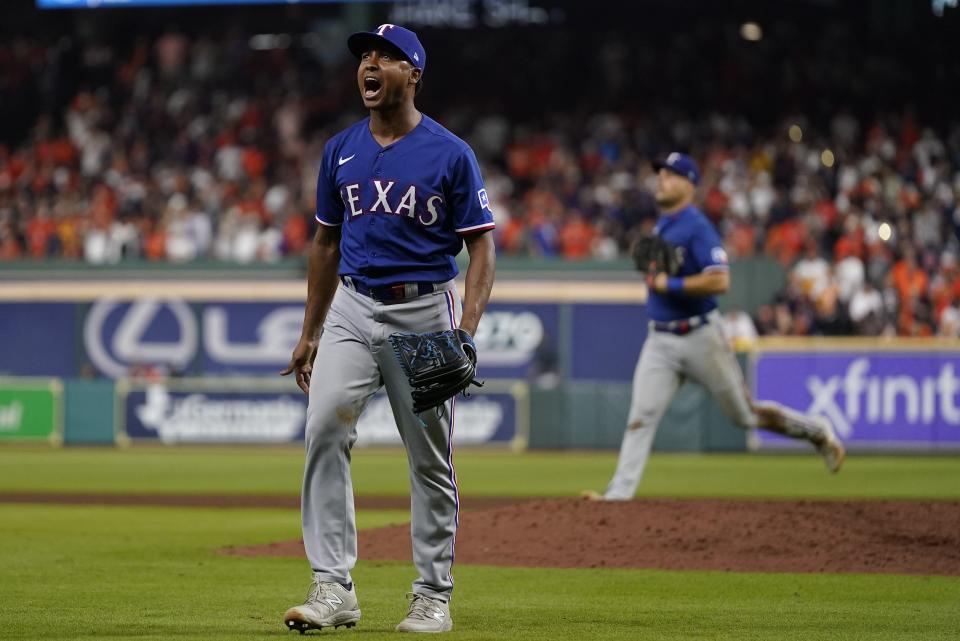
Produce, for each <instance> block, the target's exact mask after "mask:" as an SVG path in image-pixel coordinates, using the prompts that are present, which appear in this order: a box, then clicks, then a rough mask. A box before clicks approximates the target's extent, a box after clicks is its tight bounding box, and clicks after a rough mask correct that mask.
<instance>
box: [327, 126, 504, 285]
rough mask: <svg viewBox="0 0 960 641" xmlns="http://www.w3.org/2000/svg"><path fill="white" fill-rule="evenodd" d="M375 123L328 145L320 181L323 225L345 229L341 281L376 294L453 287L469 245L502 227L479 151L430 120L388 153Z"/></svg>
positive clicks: (337, 137)
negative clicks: (417, 284) (393, 288)
mask: <svg viewBox="0 0 960 641" xmlns="http://www.w3.org/2000/svg"><path fill="white" fill-rule="evenodd" d="M369 123H370V119H369V118H365V119H364V120H362V121H360V122H358V123H356V124H355V125H353V126H351V127H349V128H348V129H345V130H343V131H341V132H340V133H338V134H337V135H335V136H334V137H333V138H331V139H330V140H329V141H328V142H327V145H326V147H325V148H324V153H323V164H322V166H321V167H320V176H319V178H318V179H317V216H316V218H317V222H319V223H321V224H323V225H330V226H335V225H342V226H343V229H342V235H341V240H340V267H339V271H340V275H341V276H350V277H352V278H354V279H355V280H357V281H359V282H360V283H363V284H365V285H367V286H368V287H380V286H383V285H389V284H392V283H398V282H413V281H428V282H444V281H448V280H450V279H451V278H453V277H454V276H456V275H457V271H458V270H457V263H456V261H455V260H454V257H455V256H456V255H457V254H458V253H460V250H461V249H462V248H463V240H462V237H463V236H467V235H470V234H474V233H481V232H484V231H487V230H490V229H493V227H494V222H493V214H492V213H491V211H490V202H489V200H488V199H487V192H486V190H485V189H484V187H483V179H482V178H481V176H480V168H479V167H478V166H477V159H476V157H475V156H474V154H473V151H472V150H471V149H470V147H469V146H468V145H467V143H465V142H463V141H462V140H460V139H459V138H457V137H456V136H454V135H453V134H452V133H450V132H449V131H447V130H446V129H444V128H443V127H442V126H440V125H439V124H438V123H437V122H435V121H434V120H432V119H430V118H428V117H427V116H423V117H422V119H421V121H420V124H418V125H417V126H416V127H415V128H414V129H413V130H412V131H411V132H410V133H408V134H407V135H406V136H404V137H403V138H401V139H400V140H398V141H396V142H394V143H392V144H390V145H387V146H386V147H382V146H380V143H378V142H377V141H376V140H375V139H374V138H373V134H371V133H370V124H369Z"/></svg>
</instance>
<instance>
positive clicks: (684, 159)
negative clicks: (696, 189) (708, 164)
mask: <svg viewBox="0 0 960 641" xmlns="http://www.w3.org/2000/svg"><path fill="white" fill-rule="evenodd" d="M653 168H654V169H656V170H657V171H660V170H661V169H669V170H670V171H672V172H673V173H675V174H679V175H681V176H683V177H684V178H686V179H687V180H689V181H690V182H692V183H693V184H694V185H696V184H697V183H698V182H700V168H699V167H697V163H695V162H694V161H693V158H691V157H690V156H688V155H687V154H681V153H679V152H676V151H675V152H673V153H671V154H670V155H669V156H667V158H666V160H655V161H654V162H653Z"/></svg>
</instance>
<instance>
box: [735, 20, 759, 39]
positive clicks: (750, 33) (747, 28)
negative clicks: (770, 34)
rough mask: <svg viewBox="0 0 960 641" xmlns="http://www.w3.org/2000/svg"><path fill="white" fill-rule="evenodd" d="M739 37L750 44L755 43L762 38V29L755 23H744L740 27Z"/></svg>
mask: <svg viewBox="0 0 960 641" xmlns="http://www.w3.org/2000/svg"><path fill="white" fill-rule="evenodd" d="M740 37H741V38H743V39H744V40H749V41H750V42H756V41H757V40H760V38H762V37H763V29H761V28H760V25H758V24H757V23H756V22H744V23H743V24H742V25H740Z"/></svg>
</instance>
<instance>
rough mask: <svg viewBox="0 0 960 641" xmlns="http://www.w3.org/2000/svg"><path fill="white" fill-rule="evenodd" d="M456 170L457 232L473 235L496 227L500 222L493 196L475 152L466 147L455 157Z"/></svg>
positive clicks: (453, 188) (453, 195) (454, 208)
mask: <svg viewBox="0 0 960 641" xmlns="http://www.w3.org/2000/svg"><path fill="white" fill-rule="evenodd" d="M452 169H453V171H452V176H451V183H452V184H451V187H450V204H451V205H452V207H451V211H452V213H453V229H454V231H456V232H457V233H458V234H460V235H461V236H469V235H470V234H477V233H480V232H484V231H488V230H490V229H493V228H494V227H495V226H496V225H495V224H494V222H493V212H491V211H490V199H489V198H488V197H487V190H486V189H485V188H484V186H483V178H482V177H481V176H480V167H479V166H478V165H477V157H476V156H474V154H473V151H471V150H470V149H469V148H467V149H464V150H463V151H462V152H461V153H460V154H459V156H457V158H456V159H455V160H454V162H453V168H452Z"/></svg>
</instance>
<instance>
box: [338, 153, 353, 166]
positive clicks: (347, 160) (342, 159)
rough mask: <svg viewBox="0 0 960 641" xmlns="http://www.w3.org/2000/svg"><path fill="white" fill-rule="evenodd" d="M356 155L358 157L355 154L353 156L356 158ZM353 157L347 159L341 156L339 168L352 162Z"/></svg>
mask: <svg viewBox="0 0 960 641" xmlns="http://www.w3.org/2000/svg"><path fill="white" fill-rule="evenodd" d="M356 155H357V154H353V156H356ZM353 156H347V157H346V158H344V157H343V156H340V157H339V158H338V159H337V166H338V167H339V166H340V165H345V164H347V163H348V162H350V161H351V160H353Z"/></svg>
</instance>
